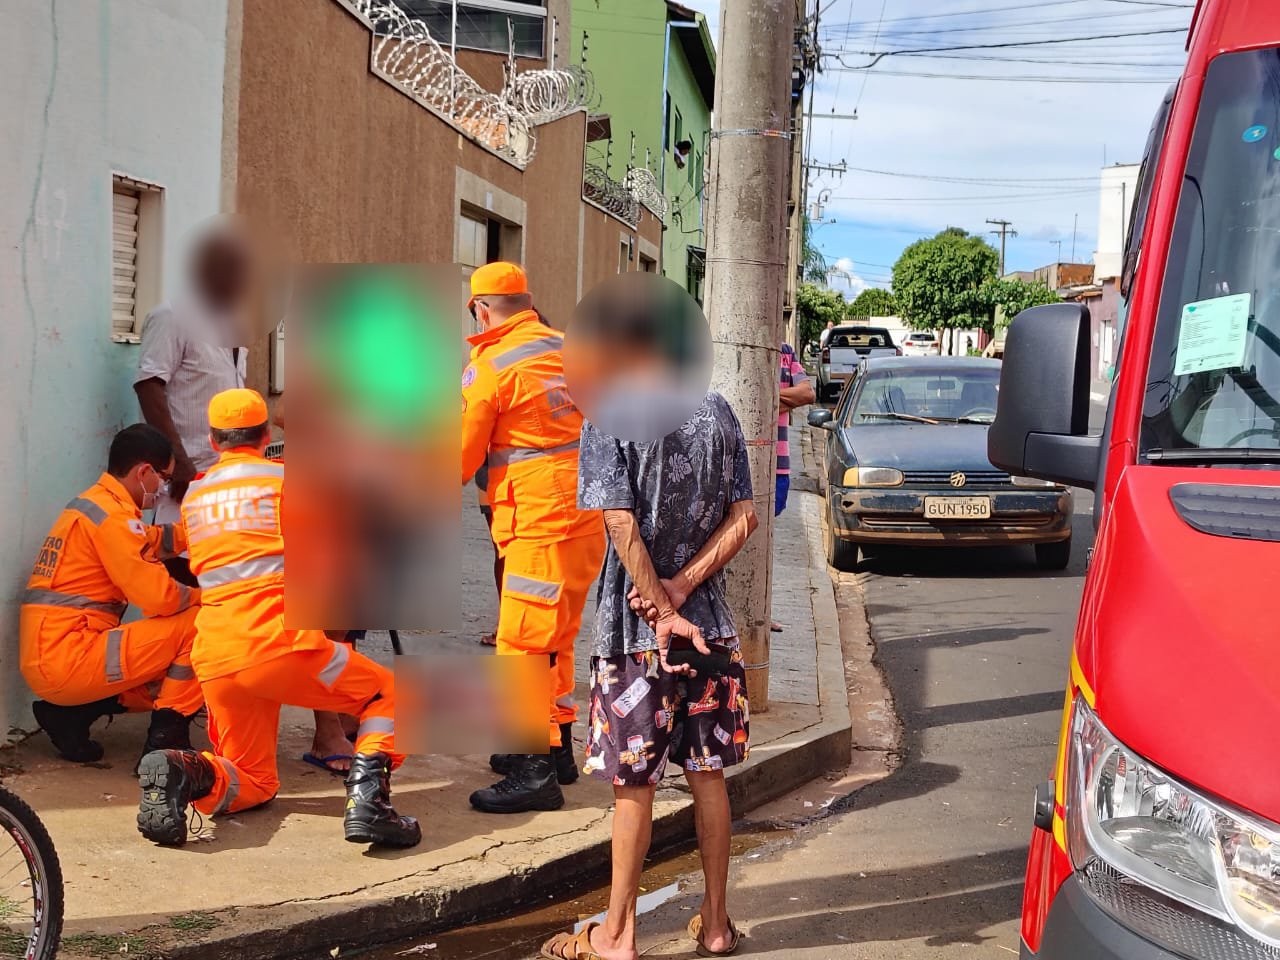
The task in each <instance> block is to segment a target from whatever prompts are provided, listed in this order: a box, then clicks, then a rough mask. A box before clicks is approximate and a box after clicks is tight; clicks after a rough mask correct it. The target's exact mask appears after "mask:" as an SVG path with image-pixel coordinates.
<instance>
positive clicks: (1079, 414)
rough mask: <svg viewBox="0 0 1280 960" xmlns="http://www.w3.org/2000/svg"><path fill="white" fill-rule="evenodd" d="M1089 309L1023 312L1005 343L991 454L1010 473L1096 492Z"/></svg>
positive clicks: (1098, 444)
mask: <svg viewBox="0 0 1280 960" xmlns="http://www.w3.org/2000/svg"><path fill="white" fill-rule="evenodd" d="M1090 337H1091V325H1090V317H1089V309H1088V307H1085V306H1083V305H1081V304H1078V303H1055V304H1051V305H1049V306H1044V307H1032V308H1031V309H1030V310H1024V311H1023V312H1022V313H1020V314H1018V316H1017V318H1016V319H1015V320H1014V321H1013V323H1012V324H1011V325H1010V326H1009V334H1008V336H1007V338H1006V340H1005V347H1004V363H1003V365H1002V368H1001V373H1000V398H999V401H998V402H997V407H996V419H995V422H994V423H992V424H991V429H990V430H989V431H988V432H987V456H988V458H989V459H990V460H991V462H992V463H993V464H995V465H996V466H997V467H999V468H1000V469H1001V470H1004V471H1005V472H1007V473H1011V474H1015V475H1017V476H1024V477H1035V478H1037V479H1040V480H1049V481H1051V482H1054V483H1064V484H1067V485H1069V486H1073V487H1084V488H1086V489H1093V487H1094V486H1095V485H1096V483H1097V478H1098V466H1099V459H1100V457H1101V455H1102V440H1101V438H1100V437H1091V436H1089V383H1090V377H1089V355H1090Z"/></svg>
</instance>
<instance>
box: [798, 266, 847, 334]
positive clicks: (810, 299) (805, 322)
mask: <svg viewBox="0 0 1280 960" xmlns="http://www.w3.org/2000/svg"><path fill="white" fill-rule="evenodd" d="M846 308H847V304H846V303H845V299H844V297H842V296H840V294H838V293H836V291H834V290H832V289H830V288H828V287H821V286H818V284H816V283H802V284H800V287H799V289H797V290H796V313H797V315H798V316H799V321H800V322H799V328H800V343H799V344H795V345H794V346H795V348H796V349H797V350H799V349H800V345H801V344H805V343H808V342H809V341H811V340H817V339H818V337H819V336H820V335H821V333H822V331H823V330H825V329H826V326H827V323H828V322H830V323H839V322H840V321H841V320H843V319H844V317H845V310H846Z"/></svg>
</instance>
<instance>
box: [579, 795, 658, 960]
mask: <svg viewBox="0 0 1280 960" xmlns="http://www.w3.org/2000/svg"><path fill="white" fill-rule="evenodd" d="M656 790H657V787H656V786H648V787H617V786H615V787H614V788H613V801H614V805H613V876H612V885H611V886H610V887H609V911H608V913H607V914H606V915H605V920H604V923H603V924H601V925H600V926H599V927H597V928H596V929H595V930H594V931H593V932H592V934H591V949H593V950H594V951H595V952H596V953H598V954H600V956H602V957H604V958H605V960H636V958H637V957H639V956H640V954H639V953H637V952H636V897H638V896H639V894H640V874H641V873H642V872H643V871H644V857H645V854H646V853H648V852H649V841H650V840H651V839H652V837H653V795H654V792H655V791H656Z"/></svg>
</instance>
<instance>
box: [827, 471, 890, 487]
mask: <svg viewBox="0 0 1280 960" xmlns="http://www.w3.org/2000/svg"><path fill="white" fill-rule="evenodd" d="M903 479H904V478H903V476H902V471H901V470H895V469H894V468H893V467H850V468H849V469H848V470H846V471H845V472H844V483H843V484H842V485H843V486H846V487H900V486H902V481H903Z"/></svg>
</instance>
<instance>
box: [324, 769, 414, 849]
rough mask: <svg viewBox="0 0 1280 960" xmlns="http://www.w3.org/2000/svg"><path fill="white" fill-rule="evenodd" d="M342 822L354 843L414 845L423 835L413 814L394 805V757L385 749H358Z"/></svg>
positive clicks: (349, 780)
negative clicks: (400, 812)
mask: <svg viewBox="0 0 1280 960" xmlns="http://www.w3.org/2000/svg"><path fill="white" fill-rule="evenodd" d="M342 826H343V829H344V830H345V831H346V835H347V840H349V841H350V842H351V843H372V844H374V845H375V846H379V847H412V846H416V845H417V843H418V841H419V840H421V839H422V828H421V827H420V826H418V821H417V820H415V819H414V818H413V817H402V816H400V815H399V814H398V813H396V812H395V810H394V809H393V808H392V806H391V759H390V758H389V757H388V756H387V755H386V754H385V753H357V754H356V755H355V756H354V757H352V758H351V771H350V772H349V773H348V774H347V810H346V813H345V814H343V817H342Z"/></svg>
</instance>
